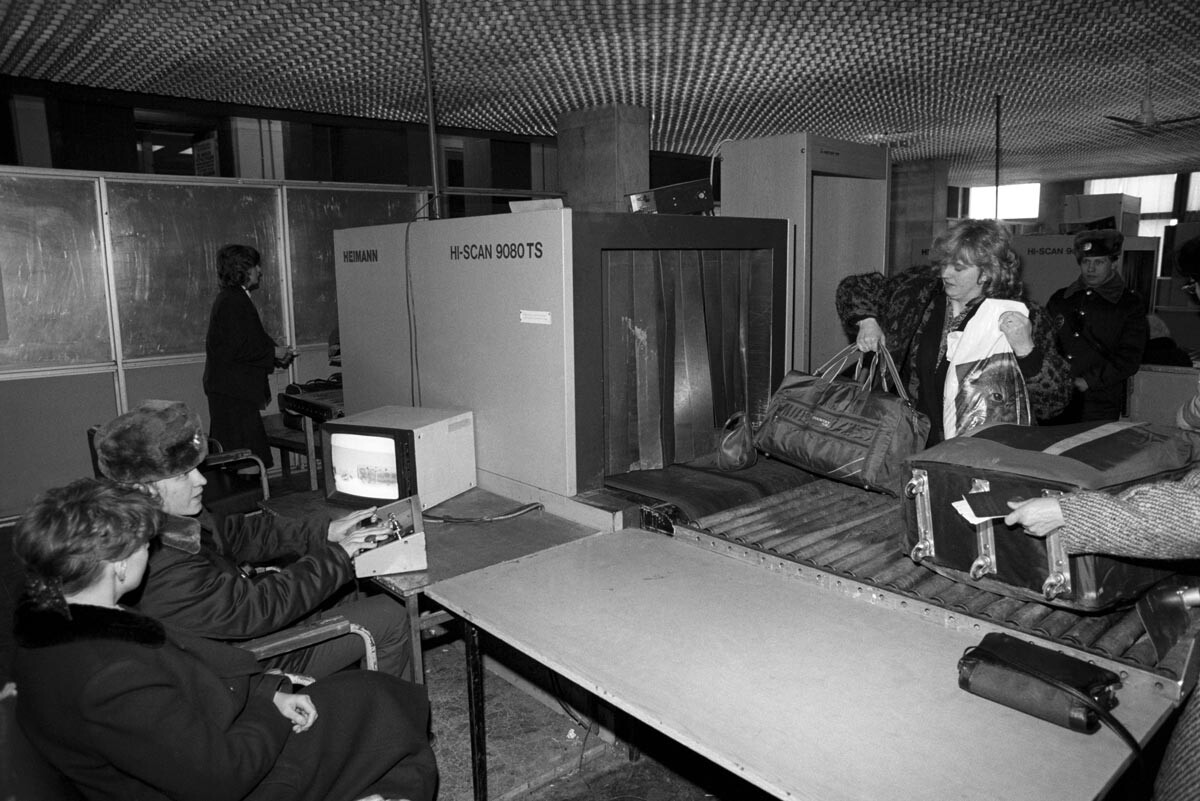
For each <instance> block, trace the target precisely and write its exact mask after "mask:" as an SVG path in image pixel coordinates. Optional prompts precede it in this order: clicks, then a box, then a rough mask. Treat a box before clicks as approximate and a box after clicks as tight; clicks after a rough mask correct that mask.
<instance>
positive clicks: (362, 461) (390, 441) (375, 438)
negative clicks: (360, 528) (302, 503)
mask: <svg viewBox="0 0 1200 801" xmlns="http://www.w3.org/2000/svg"><path fill="white" fill-rule="evenodd" d="M321 445H322V448H323V450H322V454H323V456H324V458H323V460H322V461H323V462H324V473H325V495H326V497H327V498H328V499H329V500H330V501H334V502H339V503H349V504H362V505H366V506H372V505H380V506H382V505H383V504H387V503H392V502H393V501H398V500H400V499H401V498H407V497H408V496H409V495H411V494H412V493H411V492H409V491H408V488H409V485H410V484H411V483H412V480H411V479H412V477H411V475H408V476H406V475H405V466H406V465H407V466H410V467H411V463H412V432H411V431H405V430H402V429H395V430H390V431H389V430H386V429H380V428H375V427H366V426H353V425H349V426H348V425H344V424H340V423H335V422H334V421H329V422H326V423H324V424H323V425H322V426H321ZM408 472H410V473H411V469H410V470H409V471H408Z"/></svg>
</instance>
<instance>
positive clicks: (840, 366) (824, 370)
mask: <svg viewBox="0 0 1200 801" xmlns="http://www.w3.org/2000/svg"><path fill="white" fill-rule="evenodd" d="M855 354H857V358H858V366H857V367H855V369H854V380H855V381H857V380H858V376H859V373H860V372H861V371H862V358H863V355H862V352H861V351H859V349H858V345H847V346H846V347H844V348H842V349H841V350H839V351H838V352H837V353H835V354H833V355H832V356H830V357H829V361H827V362H825V363H824V364H822V365H821V366H820V367H818V368H817V369H816V370H813V373H812V374H813V375H815V376H819V377H820V380H821V383H823V384H829V383H832V382H833V379H835V378H837V377H838V376H839V375H841V374H842V371H843V370H845V369H846V364H847V363H848V362H849V361H850V357H851V356H854V355H855Z"/></svg>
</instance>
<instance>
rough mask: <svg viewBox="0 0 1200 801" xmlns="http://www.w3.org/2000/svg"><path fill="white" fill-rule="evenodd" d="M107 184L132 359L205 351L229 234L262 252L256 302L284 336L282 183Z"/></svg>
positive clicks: (279, 337)
mask: <svg viewBox="0 0 1200 801" xmlns="http://www.w3.org/2000/svg"><path fill="white" fill-rule="evenodd" d="M107 190H108V208H109V225H110V228H111V236H112V252H113V276H114V280H115V283H116V293H117V313H118V314H119V315H120V320H121V342H122V347H123V348H124V356H125V358H126V359H136V358H139V357H151V356H166V355H176V354H183V353H203V352H204V336H205V333H206V331H207V329H208V313H209V308H210V307H211V306H212V301H213V298H214V297H215V296H216V294H217V289H218V284H217V267H216V265H217V261H216V257H217V251H218V250H220V249H221V246H222V245H225V244H229V243H237V244H245V245H252V246H253V247H256V248H258V251H259V253H261V254H262V265H263V281H262V286H261V287H260V288H259V289H258V290H257V291H255V293H254V303H255V305H256V306H257V307H258V312H259V315H260V316H261V317H262V322H263V326H264V327H265V328H266V329H267V333H269V334H270V335H271V336H273V337H274V338H275V340H276V341H277V342H279V343H281V344H282V343H284V342H286V341H287V336H286V332H285V331H284V327H283V314H282V311H281V308H280V307H281V303H280V299H281V298H282V296H283V293H282V289H281V285H280V280H279V279H280V275H281V267H280V265H281V264H282V262H283V260H282V254H281V252H280V242H279V230H280V228H279V204H278V197H279V191H278V190H277V189H276V188H274V187H255V186H223V185H219V184H182V183H181V184H169V183H132V182H125V181H109V182H108V184H107Z"/></svg>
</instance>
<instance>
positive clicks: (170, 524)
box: [158, 515, 201, 556]
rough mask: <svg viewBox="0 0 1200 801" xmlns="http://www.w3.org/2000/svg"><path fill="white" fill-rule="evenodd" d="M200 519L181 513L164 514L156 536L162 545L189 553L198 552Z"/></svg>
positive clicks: (193, 554) (194, 553)
mask: <svg viewBox="0 0 1200 801" xmlns="http://www.w3.org/2000/svg"><path fill="white" fill-rule="evenodd" d="M200 528H201V523H200V519H199V518H196V517H183V516H181V515H164V516H163V524H162V528H161V529H159V531H158V536H159V538H160V539H161V540H162V544H163V545H167V546H169V547H171V548H175V549H177V550H180V551H183V552H184V553H190V554H191V555H192V556H195V555H196V554H198V553H200Z"/></svg>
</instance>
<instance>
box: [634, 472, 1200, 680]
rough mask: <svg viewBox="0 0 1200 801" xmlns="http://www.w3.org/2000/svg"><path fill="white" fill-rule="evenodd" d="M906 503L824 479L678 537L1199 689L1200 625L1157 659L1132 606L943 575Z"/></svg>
mask: <svg viewBox="0 0 1200 801" xmlns="http://www.w3.org/2000/svg"><path fill="white" fill-rule="evenodd" d="M901 503H902V502H901V501H900V500H899V499H896V498H892V497H890V496H886V495H881V494H878V493H872V492H867V491H865V490H861V489H858V488H855V487H851V486H848V485H845V484H840V483H838V482H834V481H829V480H827V479H818V480H815V481H812V482H809V483H806V484H804V485H802V486H800V487H796V488H794V489H790V490H788V491H786V492H782V493H779V494H776V495H771V496H768V497H766V498H762V499H759V500H756V501H753V502H751V503H747V504H744V505H742V506H738V507H736V508H733V509H727V510H723V511H721V512H717V513H714V514H712V515H708V516H706V517H702V518H700V519H699V520H696V521H695V522H694V523H686V524H680V523H670V524H669V525H670V529H671V530H670V531H669V532H668V533H671V534H672V535H674V536H675V537H677V538H681V539H684V540H687V541H690V542H693V543H694V544H696V545H698V546H700V547H704V548H708V549H712V550H715V551H717V552H719V553H722V554H724V555H726V556H730V557H733V558H737V559H741V560H743V561H751V562H756V563H760V564H762V565H763V566H765V567H768V568H770V569H772V570H777V571H785V572H789V571H790V572H794V574H795V575H796V576H797V577H799V578H802V579H808V580H810V581H813V582H815V583H817V584H819V585H821V586H823V587H826V588H828V589H829V590H831V591H834V592H841V593H845V594H847V595H850V596H852V597H855V598H858V599H861V600H864V601H867V602H869V603H874V604H877V605H884V606H888V607H891V608H895V609H896V610H897V611H898V612H903V613H915V614H920V615H923V616H924V617H926V618H929V619H930V620H931V621H932V622H935V623H940V624H942V625H946V626H951V627H956V628H964V629H969V630H974V631H979V632H980V636H981V637H982V636H983V634H985V633H987V632H988V631H1005V630H1007V631H1013V630H1015V631H1019V632H1021V633H1023V634H1025V635H1027V636H1029V637H1032V638H1036V639H1040V640H1045V641H1048V642H1050V643H1053V644H1054V645H1056V646H1057V647H1060V648H1062V649H1064V650H1070V651H1076V652H1080V653H1081V654H1082V655H1084V656H1085V657H1086V658H1088V659H1091V660H1092V661H1095V662H1098V663H1101V664H1105V665H1106V666H1108V667H1109V668H1111V669H1113V670H1116V671H1117V672H1118V673H1119V674H1120V675H1121V677H1122V680H1123V681H1124V682H1125V683H1127V684H1134V685H1138V686H1142V687H1144V688H1146V689H1148V690H1149V691H1151V692H1156V693H1159V694H1162V695H1166V696H1167V697H1169V698H1172V699H1174V700H1177V699H1178V698H1180V697H1181V695H1182V694H1183V692H1185V691H1186V690H1187V689H1190V687H1191V686H1192V684H1193V683H1194V682H1195V672H1196V669H1197V665H1196V662H1197V659H1196V658H1195V657H1194V654H1193V651H1194V647H1193V644H1194V641H1195V637H1194V634H1195V633H1196V632H1197V631H1200V626H1193V627H1192V629H1191V630H1189V632H1188V634H1189V636H1185V637H1181V638H1180V640H1179V642H1178V643H1177V644H1176V645H1175V646H1174V647H1173V648H1172V649H1171V650H1170V651H1169V652H1167V653H1166V654H1164V655H1163V656H1162V658H1157V656H1156V651H1155V649H1154V647H1153V645H1152V643H1151V642H1150V638H1149V636H1148V635H1147V632H1146V630H1145V627H1144V626H1143V624H1142V621H1141V619H1140V618H1139V615H1138V613H1137V612H1136V611H1135V610H1134V609H1132V608H1128V607H1126V608H1118V609H1114V610H1109V611H1107V612H1105V613H1099V614H1092V613H1084V612H1078V611H1075V610H1072V609H1065V608H1059V607H1055V606H1051V605H1049V604H1045V603H1040V602H1037V601H1028V600H1025V599H1023V598H1015V597H1008V596H1005V595H1002V594H999V593H996V592H993V591H990V590H987V589H982V588H979V587H975V586H973V585H971V584H967V583H964V582H960V581H956V580H954V579H952V578H949V577H947V576H944V575H941V574H939V573H937V572H935V571H934V570H932V569H930V568H928V567H925V566H923V565H921V564H918V563H915V562H913V561H912V559H911V558H909V555H908V554H907V553H906V552H905V551H904V549H903V546H902V542H903V533H904V525H905V524H904V515H903V509H902V507H901ZM644 519H645V518H644ZM653 523H654V524H653V525H651V526H649V527H651V528H658V527H659V526H660V525H661V524H662V519H661V518H657V517H656V518H654V521H653Z"/></svg>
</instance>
